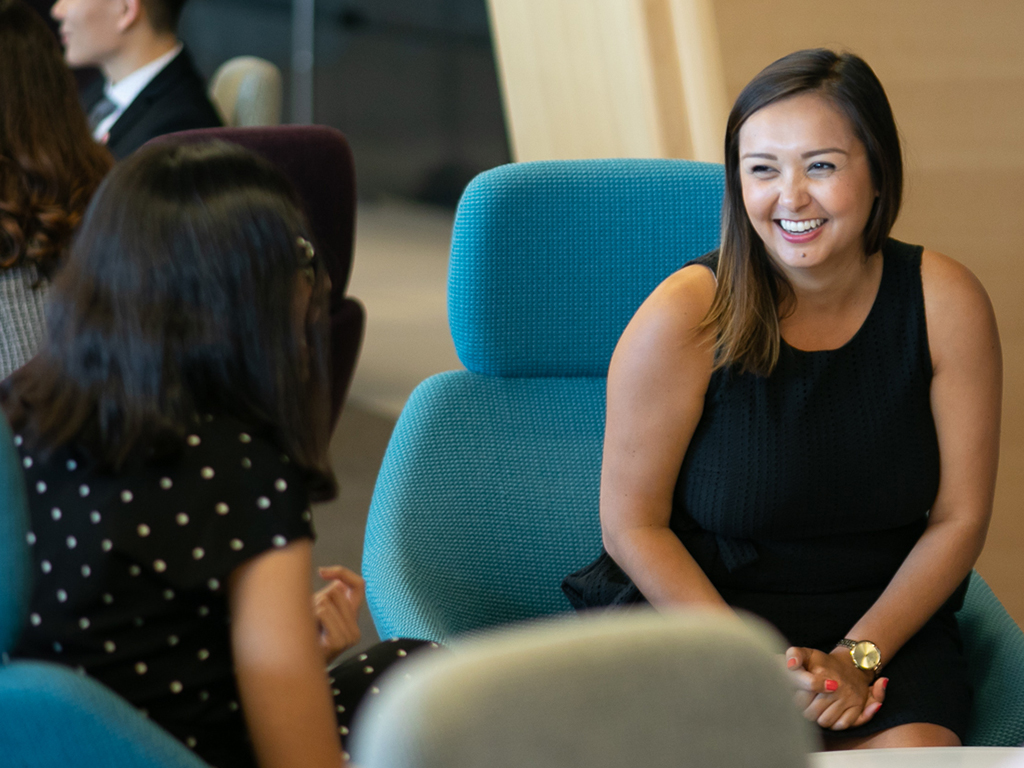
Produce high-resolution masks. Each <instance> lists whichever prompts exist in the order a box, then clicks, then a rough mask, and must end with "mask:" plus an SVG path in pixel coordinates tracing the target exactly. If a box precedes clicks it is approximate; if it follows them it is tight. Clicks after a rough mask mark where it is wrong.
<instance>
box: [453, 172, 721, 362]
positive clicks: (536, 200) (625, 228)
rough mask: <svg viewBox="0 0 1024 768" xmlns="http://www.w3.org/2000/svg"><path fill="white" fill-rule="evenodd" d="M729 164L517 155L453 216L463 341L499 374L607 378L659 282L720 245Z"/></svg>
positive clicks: (456, 327) (469, 191)
mask: <svg viewBox="0 0 1024 768" xmlns="http://www.w3.org/2000/svg"><path fill="white" fill-rule="evenodd" d="M723 188H724V176H723V172H722V167H721V166H719V165H714V164H709V163H697V162H691V161H685V160H565V161H543V162H533V163H517V164H511V165H505V166H501V167H499V168H495V169H493V170H491V171H487V172H485V173H482V174H480V175H479V176H477V177H476V178H475V179H474V180H473V181H472V182H471V183H470V184H469V186H468V187H467V188H466V191H465V193H464V194H463V196H462V200H461V202H460V203H459V208H458V211H457V213H456V218H455V226H454V230H453V235H452V253H451V263H450V268H449V277H448V317H449V323H450V325H451V330H452V336H453V338H454V341H455V348H456V351H457V352H458V354H459V358H460V359H461V360H462V363H463V364H464V365H465V366H466V368H468V369H469V370H471V371H475V372H477V373H483V374H488V375H492V376H507V377H530V376H605V375H606V373H607V370H608V362H609V360H610V359H611V354H612V351H613V350H614V348H615V344H616V342H617V341H618V339H619V336H620V335H621V334H622V331H623V329H624V328H625V327H626V324H627V323H628V322H629V320H630V318H631V317H632V316H633V313H634V312H635V311H636V309H637V308H638V307H639V306H640V304H641V303H642V302H643V300H644V299H645V298H647V296H648V295H649V294H650V293H651V291H652V290H654V288H655V287H656V286H657V285H658V283H660V282H661V281H662V280H663V279H665V278H666V277H667V276H668V275H670V274H671V273H672V272H674V271H676V270H677V269H679V268H680V267H682V266H683V265H684V264H685V263H686V262H688V261H689V260H691V259H693V258H695V257H697V256H700V255H701V254H704V253H707V252H708V251H710V250H713V249H714V248H716V247H717V246H718V241H719V230H720V215H721V204H722V193H723Z"/></svg>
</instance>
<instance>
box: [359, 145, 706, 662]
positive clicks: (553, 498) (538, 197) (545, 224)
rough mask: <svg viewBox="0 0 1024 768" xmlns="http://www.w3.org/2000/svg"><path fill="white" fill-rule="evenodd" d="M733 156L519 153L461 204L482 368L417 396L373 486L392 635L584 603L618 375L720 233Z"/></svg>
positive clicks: (463, 305) (372, 589) (371, 584)
mask: <svg viewBox="0 0 1024 768" xmlns="http://www.w3.org/2000/svg"><path fill="white" fill-rule="evenodd" d="M722 187H723V177H722V170H721V167H720V166H716V165H708V164H703V163H693V162H687V161H677V160H594V161H565V162H538V163H522V164H515V165H508V166H503V167H500V168H497V169H495V170H492V171H488V172H486V173H484V174H481V175H480V176H478V177H477V178H476V179H475V180H474V181H473V182H472V183H471V184H470V185H469V187H468V188H467V189H466V192H465V194H464V195H463V198H462V201H461V203H460V204H459V209H458V212H457V214H456V219H455V227H454V231H453V237H452V255H451V266H450V271H449V287H448V297H449V301H448V310H449V322H450V324H451V328H452V335H453V337H454V340H455V347H456V350H457V351H458V354H459V357H460V359H461V360H462V362H463V363H464V364H465V366H466V368H467V369H468V370H467V371H460V372H450V373H445V374H441V375H439V376H436V377H432V378H431V379H428V380H427V381H425V382H424V383H423V384H421V385H420V386H419V387H418V388H417V389H416V391H415V392H414V393H413V395H412V397H411V398H410V399H409V402H408V403H407V405H406V407H405V410H404V411H403V413H402V416H401V418H400V419H399V421H398V424H397V425H396V427H395V431H394V433H393V435H392V438H391V444H390V445H389V447H388V451H387V454H386V456H385V458H384V463H383V466H382V467H381V472H380V475H379V477H378V481H377V487H376V489H375V491H374V497H373V502H372V504H371V508H370V515H369V520H368V524H367V530H366V541H365V547H364V553H363V572H364V575H365V576H366V577H367V581H368V586H367V600H368V602H369V605H370V609H371V612H372V614H373V617H374V621H375V622H376V625H377V629H378V632H379V633H380V634H381V636H382V637H389V636H394V635H404V636H411V637H423V638H427V639H431V640H438V641H446V642H447V641H449V640H451V638H452V637H454V636H456V635H459V634H461V633H464V632H470V631H475V630H478V629H481V628H484V627H488V626H492V625H495V624H501V623H506V622H510V621H516V620H519V619H526V618H532V617H536V616H541V615H545V614H551V613H558V612H562V611H566V610H569V604H568V602H567V601H566V600H565V598H564V596H563V595H562V593H561V590H560V587H559V584H560V582H561V579H562V577H563V576H564V575H565V574H567V573H569V572H571V571H573V570H576V569H577V568H580V567H581V566H583V565H584V564H586V563H587V562H588V561H590V560H592V559H593V558H594V557H595V556H596V555H597V553H598V551H599V549H600V531H599V526H598V514H597V502H598V490H599V475H600V463H601V441H602V437H603V431H604V383H605V380H604V377H605V375H606V371H607V366H608V361H609V359H610V357H611V354H612V351H613V349H614V347H615V343H616V341H617V340H618V337H619V335H620V334H621V333H622V330H623V328H624V327H625V325H626V323H628V321H629V319H630V317H631V316H632V314H633V312H634V311H635V310H636V308H637V307H638V306H639V305H640V304H641V302H642V301H643V300H644V299H645V298H646V297H647V295H648V294H649V293H650V292H651V291H652V290H653V289H654V287H655V286H656V285H657V284H658V283H659V282H660V281H661V280H663V279H664V278H665V277H666V276H667V275H669V274H671V273H672V272H674V271H675V270H677V269H679V268H680V267H682V266H683V265H684V264H686V262H687V261H689V260H690V259H693V258H695V257H697V256H699V255H701V254H702V253H705V252H707V251H709V250H711V249H712V248H714V247H716V245H717V242H718V232H719V223H718V222H719V211H720V206H721V197H722Z"/></svg>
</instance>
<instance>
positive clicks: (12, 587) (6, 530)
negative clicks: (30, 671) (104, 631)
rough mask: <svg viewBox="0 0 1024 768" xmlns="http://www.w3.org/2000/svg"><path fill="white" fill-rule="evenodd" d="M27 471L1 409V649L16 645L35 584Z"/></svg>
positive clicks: (2, 651) (5, 650)
mask: <svg viewBox="0 0 1024 768" xmlns="http://www.w3.org/2000/svg"><path fill="white" fill-rule="evenodd" d="M27 533H28V499H27V498H26V497H25V475H24V473H23V471H22V468H21V462H20V461H19V460H18V451H17V448H16V447H15V445H14V437H13V435H12V434H11V428H10V426H9V425H8V424H7V419H5V418H4V416H3V414H2V413H0V584H2V585H3V588H2V589H0V653H7V652H8V651H10V650H11V648H12V647H13V646H14V644H15V642H17V639H18V633H19V632H20V631H21V627H22V623H23V622H24V620H25V612H26V611H27V610H28V597H29V590H30V587H31V571H30V570H29V552H28V542H27V541H26V540H25V536H26V535H27Z"/></svg>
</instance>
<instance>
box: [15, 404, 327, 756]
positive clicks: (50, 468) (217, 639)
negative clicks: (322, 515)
mask: <svg viewBox="0 0 1024 768" xmlns="http://www.w3.org/2000/svg"><path fill="white" fill-rule="evenodd" d="M14 440H15V444H16V445H17V446H18V448H19V451H20V453H21V460H22V464H23V466H24V469H25V478H26V482H27V485H28V494H29V504H30V508H31V524H30V531H29V533H28V543H29V545H30V546H31V550H32V553H33V559H34V564H35V570H36V572H35V583H34V588H33V594H32V600H31V607H30V614H29V620H28V622H27V624H26V627H25V630H24V632H23V634H22V638H21V641H20V644H19V647H18V649H17V651H16V653H15V654H14V655H16V656H20V657H28V658H36V659H44V660H47V661H53V662H60V663H64V664H67V665H69V666H71V667H74V668H76V669H78V670H79V671H81V672H83V673H85V674H89V675H91V676H93V677H95V678H96V679H97V680H99V681H100V682H102V683H104V684H105V685H107V686H109V687H110V688H112V689H113V690H115V691H117V692H118V693H119V694H121V695H122V696H124V697H125V698H126V699H128V700H129V701H130V702H131V703H132V704H134V705H135V706H136V707H138V708H139V709H141V710H142V711H143V713H145V714H146V715H147V716H148V717H150V718H152V719H153V720H154V721H156V722H158V723H159V724H160V725H162V726H164V727H165V728H167V729H168V730H169V731H170V732H171V733H172V734H173V735H175V736H176V737H177V738H178V739H180V740H181V741H182V742H184V743H185V744H186V745H187V746H189V747H190V748H192V749H193V750H195V751H196V752H197V753H198V754H199V755H200V756H201V757H203V758H204V759H205V760H207V761H208V762H209V763H211V764H212V765H215V766H219V767H220V768H227V767H228V766H248V765H253V764H254V759H253V756H252V749H251V746H250V745H249V743H248V737H247V733H246V729H245V725H244V722H243V720H242V715H241V711H240V708H239V704H238V693H237V689H236V686H235V680H234V675H233V673H232V661H231V652H230V628H229V619H228V604H227V580H228V576H229V575H230V573H231V571H232V570H233V569H234V568H236V567H237V566H238V565H240V564H241V563H243V562H244V561H246V560H248V559H249V558H251V557H254V556H256V555H259V554H260V553H262V552H266V551H267V550H270V549H273V548H275V547H283V546H285V545H286V544H287V543H288V542H290V541H293V540H296V539H301V538H312V536H313V531H312V524H311V515H310V511H309V503H308V498H307V494H306V489H305V484H304V482H303V480H302V477H301V475H300V473H299V472H298V470H297V469H296V468H295V467H294V466H293V465H292V464H291V463H290V461H289V459H288V457H287V456H286V455H284V454H282V452H281V450H280V448H278V447H277V446H276V445H275V444H274V443H273V442H271V441H270V440H269V439H268V438H267V437H266V436H262V435H260V434H258V433H257V431H256V430H254V429H252V428H251V427H248V426H247V425H245V424H244V423H242V422H240V421H237V420H236V419H233V418H229V417H226V416H217V417H212V416H207V417H205V418H204V419H203V420H201V422H200V423H197V424H196V425H195V429H194V430H193V432H192V433H191V434H189V436H188V437H187V439H186V446H185V448H184V450H183V452H182V453H181V454H180V455H179V456H176V457H175V458H174V460H173V461H169V462H161V463H155V462H146V461H143V460H141V459H136V460H133V461H132V462H130V463H129V465H128V466H127V467H125V468H124V469H123V470H122V471H121V472H119V473H116V474H111V473H108V472H103V471H100V470H99V469H98V468H96V467H95V466H93V465H92V463H91V462H90V461H89V460H88V459H86V458H85V457H84V456H83V455H82V454H81V453H80V452H77V451H76V450H75V449H74V447H66V448H62V449H60V450H59V451H56V452H54V453H53V454H52V455H51V456H50V457H49V458H48V459H47V460H45V461H44V460H42V459H41V458H40V457H39V456H36V455H33V454H31V453H29V452H27V450H26V447H25V445H24V444H23V442H24V441H23V440H22V439H21V437H20V436H19V435H16V436H15V438H14Z"/></svg>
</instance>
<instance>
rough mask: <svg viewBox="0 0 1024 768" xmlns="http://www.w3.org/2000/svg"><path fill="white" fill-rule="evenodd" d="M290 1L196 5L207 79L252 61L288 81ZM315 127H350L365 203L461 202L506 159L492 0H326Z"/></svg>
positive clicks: (191, 23) (188, 32)
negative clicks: (469, 187) (267, 64)
mask: <svg viewBox="0 0 1024 768" xmlns="http://www.w3.org/2000/svg"><path fill="white" fill-rule="evenodd" d="M291 7H292V4H291V2H290V0H190V2H189V4H188V5H187V6H186V8H185V13H184V14H183V16H182V20H181V30H180V31H181V36H182V38H183V39H184V40H185V41H186V42H187V43H188V45H189V47H190V49H191V50H192V53H193V55H194V57H195V59H196V64H197V66H198V67H199V68H200V70H201V71H202V73H203V74H204V76H206V77H207V78H209V76H210V75H211V74H213V71H214V70H215V69H216V68H217V66H218V65H219V64H221V63H222V62H223V61H225V60H227V59H229V58H231V57H233V56H238V55H243V54H249V55H255V56H260V57H262V58H265V59H268V60H270V61H272V62H274V63H275V64H277V66H278V67H280V68H281V70H282V72H283V73H284V83H285V111H284V119H285V121H288V119H289V105H290V103H291V93H290V84H291V77H290V73H291V37H290V28H291V18H292V11H291ZM316 9H317V13H316V40H315V61H316V66H315V70H314V77H315V101H314V122H317V123H323V124H326V125H332V126H335V127H337V128H339V129H341V130H342V131H343V132H344V133H345V135H346V136H347V137H348V139H349V142H350V143H351V144H352V149H353V152H354V154H355V158H356V169H357V176H358V180H359V193H360V196H362V197H363V198H365V199H372V198H375V197H378V196H380V195H398V196H402V197H406V198H411V199H415V200H421V201H425V202H431V203H439V204H444V205H454V204H455V202H456V201H457V200H458V195H459V193H460V192H461V191H462V187H463V186H464V185H465V183H466V182H468V181H469V179H471V178H472V177H473V175H474V174H475V173H477V172H479V171H481V170H484V169H486V168H491V167H494V166H495V165H500V164H501V163H505V162H508V160H509V154H508V139H507V137H506V134H505V126H504V120H503V116H502V107H501V96H500V92H499V88H498V78H497V73H496V70H495V66H494V56H493V52H492V46H491V37H490V32H489V27H488V21H487V7H486V4H485V2H484V0H318V2H317V4H316Z"/></svg>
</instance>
